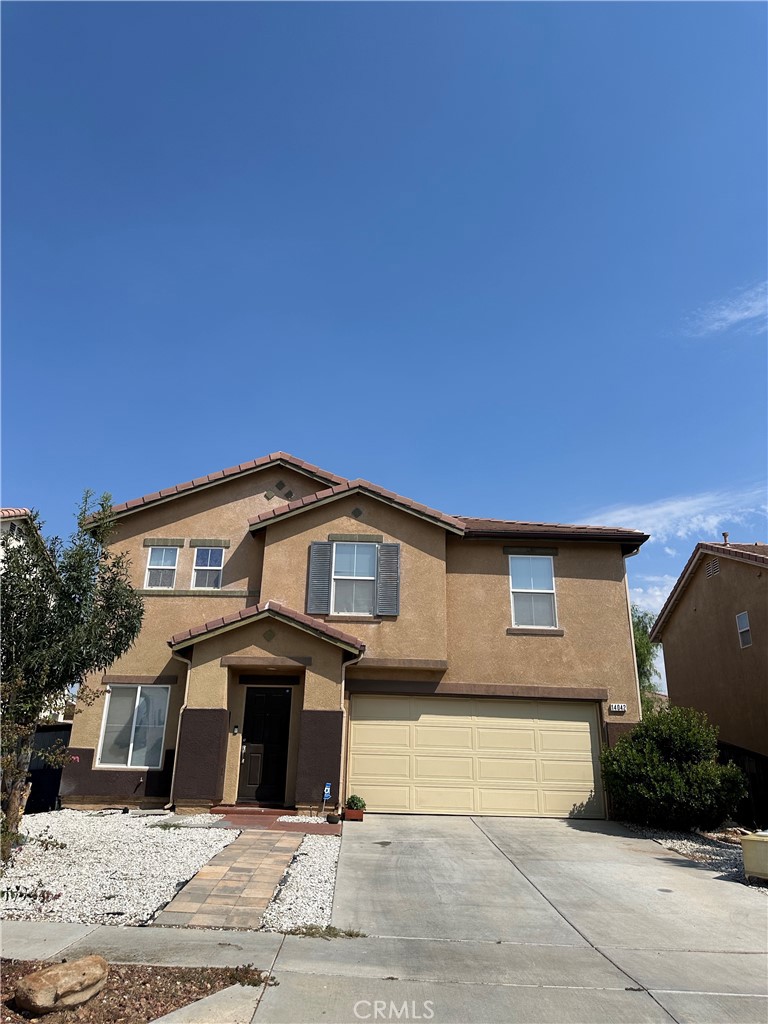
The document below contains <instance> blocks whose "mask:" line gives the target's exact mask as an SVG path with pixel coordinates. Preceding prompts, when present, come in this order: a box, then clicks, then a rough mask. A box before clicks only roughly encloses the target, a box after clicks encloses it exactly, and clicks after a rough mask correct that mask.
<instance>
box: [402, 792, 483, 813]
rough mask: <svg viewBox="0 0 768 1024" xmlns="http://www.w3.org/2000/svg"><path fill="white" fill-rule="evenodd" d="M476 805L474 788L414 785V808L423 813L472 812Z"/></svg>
mask: <svg viewBox="0 0 768 1024" xmlns="http://www.w3.org/2000/svg"><path fill="white" fill-rule="evenodd" d="M474 806H475V801H474V790H473V789H470V788H461V787H458V786H446V787H445V788H439V787H438V786H414V788H413V809H414V810H415V811H420V812H421V813H422V814H439V813H440V812H443V813H444V812H446V811H448V812H449V813H451V814H472V812H473V810H474Z"/></svg>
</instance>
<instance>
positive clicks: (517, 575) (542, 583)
mask: <svg viewBox="0 0 768 1024" xmlns="http://www.w3.org/2000/svg"><path fill="white" fill-rule="evenodd" d="M509 581H510V590H511V595H512V625H513V626H533V627H539V628H542V629H555V628H556V627H557V610H556V608H555V573H554V565H553V562H552V556H551V555H510V556H509Z"/></svg>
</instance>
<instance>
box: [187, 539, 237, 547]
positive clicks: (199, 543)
mask: <svg viewBox="0 0 768 1024" xmlns="http://www.w3.org/2000/svg"><path fill="white" fill-rule="evenodd" d="M231 544H232V541H229V540H212V539H211V538H210V537H202V538H200V537H195V538H194V539H193V540H191V541H190V542H189V546H190V547H191V548H228V547H230V546H231Z"/></svg>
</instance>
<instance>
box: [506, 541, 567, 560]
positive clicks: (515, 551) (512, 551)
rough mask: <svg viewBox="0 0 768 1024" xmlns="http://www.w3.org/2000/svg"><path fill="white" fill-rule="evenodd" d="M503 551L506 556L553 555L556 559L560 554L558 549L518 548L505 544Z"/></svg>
mask: <svg viewBox="0 0 768 1024" xmlns="http://www.w3.org/2000/svg"><path fill="white" fill-rule="evenodd" d="M503 550H504V554H505V555H552V556H553V557H554V556H555V555H557V554H558V553H559V552H558V549H557V548H524V547H519V548H518V547H515V546H514V545H513V544H505V545H504V549H503Z"/></svg>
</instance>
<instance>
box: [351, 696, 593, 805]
mask: <svg viewBox="0 0 768 1024" xmlns="http://www.w3.org/2000/svg"><path fill="white" fill-rule="evenodd" d="M431 709H434V714H433V713H432V712H431ZM597 721H598V719H597V705H596V704H589V703H585V702H582V703H577V702H571V701H568V702H563V701H556V700H552V701H523V700H516V699H514V698H510V699H509V700H506V701H505V700H496V699H493V700H488V701H485V700H482V699H478V698H466V697H464V698H462V697H456V698H430V697H381V696H376V697H369V696H368V695H359V696H357V695H356V696H354V697H353V698H352V708H351V711H350V733H349V745H350V751H349V776H348V777H349V791H350V792H354V793H359V794H360V795H361V796H362V797H363V798H364V799H365V800H366V802H367V804H368V809H369V810H370V811H390V812H395V813H423V814H472V813H477V814H499V815H525V816H539V815H540V816H545V817H568V816H571V815H574V816H580V817H592V818H595V817H604V812H605V809H604V806H603V795H602V785H601V782H600V776H599V762H598V760H597V753H598V750H599V732H598V728H597Z"/></svg>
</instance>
